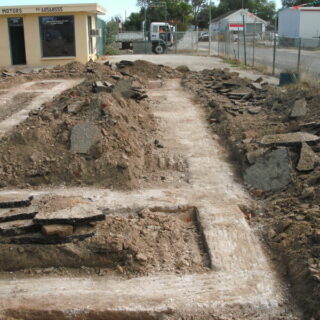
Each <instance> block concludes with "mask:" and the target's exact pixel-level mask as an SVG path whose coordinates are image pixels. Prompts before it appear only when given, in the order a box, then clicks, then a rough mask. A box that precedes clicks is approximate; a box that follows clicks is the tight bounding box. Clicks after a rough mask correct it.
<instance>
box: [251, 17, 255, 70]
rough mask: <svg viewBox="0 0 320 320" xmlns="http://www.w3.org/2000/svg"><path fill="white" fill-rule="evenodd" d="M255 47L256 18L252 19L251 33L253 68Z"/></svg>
mask: <svg viewBox="0 0 320 320" xmlns="http://www.w3.org/2000/svg"><path fill="white" fill-rule="evenodd" d="M255 45H256V18H254V31H253V40H252V66H253V67H254V54H255Z"/></svg>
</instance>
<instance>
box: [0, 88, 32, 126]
mask: <svg viewBox="0 0 320 320" xmlns="http://www.w3.org/2000/svg"><path fill="white" fill-rule="evenodd" d="M37 95H38V94H37V93H35V92H30V93H20V94H17V95H15V96H14V97H13V99H11V100H10V101H8V102H7V103H6V102H4V103H3V104H2V105H1V115H0V121H3V120H5V119H7V118H8V117H10V116H11V115H13V114H14V113H16V112H18V111H20V110H21V109H23V107H24V106H25V105H26V104H27V103H29V102H30V101H32V100H33V99H34V98H35V97H36V96H37Z"/></svg>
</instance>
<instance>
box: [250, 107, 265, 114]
mask: <svg viewBox="0 0 320 320" xmlns="http://www.w3.org/2000/svg"><path fill="white" fill-rule="evenodd" d="M261 110H262V108H261V107H250V108H248V112H249V113H250V114H258V113H260V111H261Z"/></svg>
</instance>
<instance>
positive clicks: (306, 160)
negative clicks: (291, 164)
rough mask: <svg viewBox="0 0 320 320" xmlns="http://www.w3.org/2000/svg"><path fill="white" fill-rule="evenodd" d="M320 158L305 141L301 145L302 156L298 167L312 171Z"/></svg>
mask: <svg viewBox="0 0 320 320" xmlns="http://www.w3.org/2000/svg"><path fill="white" fill-rule="evenodd" d="M318 160H319V158H318V156H317V155H316V154H315V153H314V152H313V150H312V148H311V147H310V146H308V145H307V144H306V143H305V142H304V143H302V145H301V151H300V158H299V162H298V165H297V167H296V169H297V170H298V171H302V172H303V171H311V170H313V169H314V166H315V163H316V162H317V161H318Z"/></svg>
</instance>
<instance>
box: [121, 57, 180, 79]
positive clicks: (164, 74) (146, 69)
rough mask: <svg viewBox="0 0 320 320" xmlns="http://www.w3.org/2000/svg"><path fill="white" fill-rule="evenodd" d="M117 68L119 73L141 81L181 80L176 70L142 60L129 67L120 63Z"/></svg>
mask: <svg viewBox="0 0 320 320" xmlns="http://www.w3.org/2000/svg"><path fill="white" fill-rule="evenodd" d="M117 67H118V70H119V71H120V72H126V73H128V74H130V75H135V76H138V77H140V78H142V79H161V78H163V79H175V78H181V75H182V73H181V72H179V71H178V70H175V69H172V68H170V67H166V66H164V65H161V64H154V63H151V62H148V61H144V60H136V61H134V62H133V63H132V64H129V65H123V64H121V62H120V63H118V64H117Z"/></svg>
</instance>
